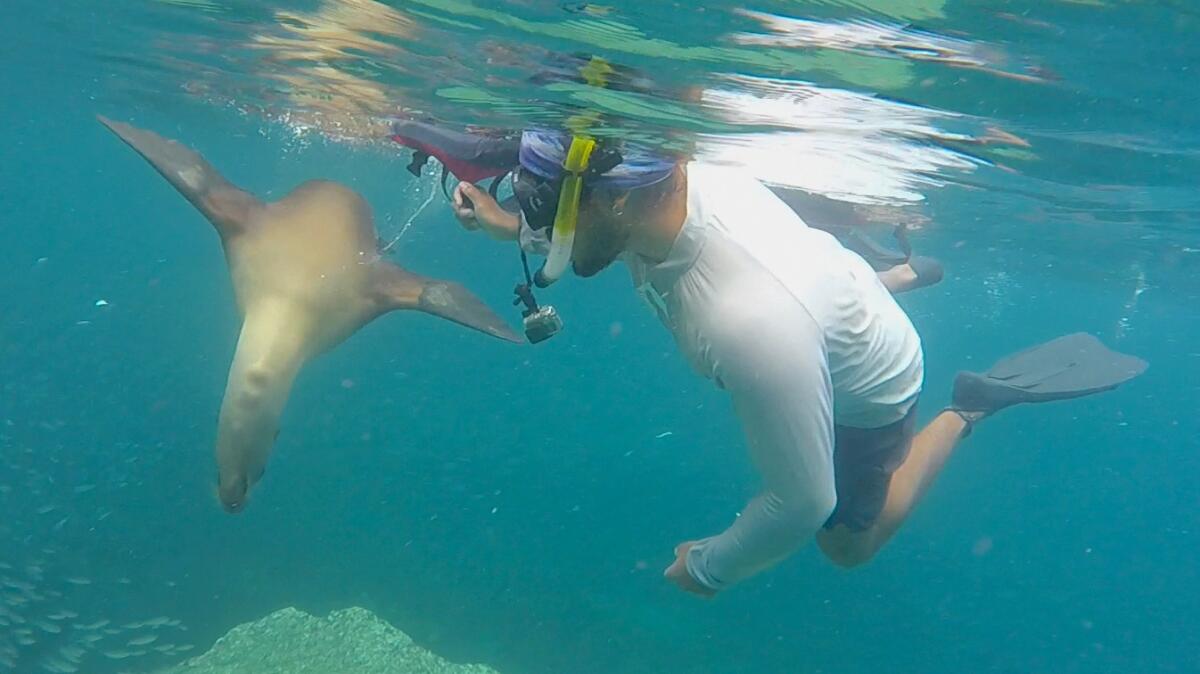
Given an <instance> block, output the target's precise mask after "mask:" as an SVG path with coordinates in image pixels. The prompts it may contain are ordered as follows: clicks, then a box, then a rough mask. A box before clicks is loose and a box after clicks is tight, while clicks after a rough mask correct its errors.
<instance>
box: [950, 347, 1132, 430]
mask: <svg viewBox="0 0 1200 674" xmlns="http://www.w3.org/2000/svg"><path fill="white" fill-rule="evenodd" d="M1146 367H1147V363H1146V361H1144V360H1142V359H1141V358H1136V357H1134V356H1129V355H1126V354H1123V353H1118V352H1116V351H1112V350H1111V349H1109V348H1108V347H1106V346H1104V344H1102V343H1100V340H1099V339H1096V338H1095V337H1093V336H1092V335H1089V334H1087V333H1083V332H1077V333H1075V334H1072V335H1065V336H1063V337H1059V338H1058V339H1053V340H1050V341H1049V342H1046V343H1044V344H1039V345H1038V346H1035V347H1032V348H1030V349H1026V350H1024V351H1021V352H1019V353H1015V354H1013V355H1011V356H1008V357H1007V358H1004V359H1002V360H1000V361H999V362H998V363H996V364H995V365H993V366H992V368H991V369H989V370H988V371H987V372H985V373H983V374H979V373H976V372H959V373H958V377H956V378H955V380H954V396H953V405H952V407H951V409H954V410H956V411H959V412H978V413H982V416H987V415H989V414H992V413H993V412H997V411H999V410H1002V409H1004V408H1005V407H1009V406H1010V405H1017V404H1020V403H1044V402H1051V401H1054V400H1067V399H1069V398H1080V397H1083V396H1088V395H1092V394H1093V393H1100V392H1102V391H1108V390H1111V389H1114V388H1116V387H1118V386H1120V385H1121V384H1124V383H1125V382H1127V381H1129V380H1130V379H1133V378H1134V377H1136V376H1138V375H1140V374H1141V373H1143V372H1145V371H1146Z"/></svg>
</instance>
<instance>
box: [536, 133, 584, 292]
mask: <svg viewBox="0 0 1200 674" xmlns="http://www.w3.org/2000/svg"><path fill="white" fill-rule="evenodd" d="M595 149H596V141H595V140H594V139H592V138H588V137H587V136H572V137H571V147H570V149H568V150H567V158H566V161H564V162H563V169H564V171H565V175H564V176H563V182H562V191H561V192H559V195H558V211H557V212H556V213H555V215H554V235H553V236H552V237H551V239H550V254H549V255H547V256H546V262H545V264H543V265H542V268H541V269H539V270H538V272H537V274H535V275H534V279H533V282H534V283H535V284H537V286H538V287H539V288H545V287H546V286H548V285H550V284H552V283H554V282H555V281H557V280H558V279H560V278H562V275H563V273H564V272H566V270H567V265H568V264H570V262H571V251H572V249H573V248H574V245H575V225H576V224H578V222H579V199H580V195H581V194H582V193H583V174H584V172H585V171H587V168H588V162H590V161H591V158H592V151H593V150H595Z"/></svg>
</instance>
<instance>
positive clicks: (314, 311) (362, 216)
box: [99, 117, 520, 512]
mask: <svg viewBox="0 0 1200 674" xmlns="http://www.w3.org/2000/svg"><path fill="white" fill-rule="evenodd" d="M99 119H100V121H101V122H102V123H103V124H104V125H105V126H107V127H108V128H109V129H110V130H112V131H113V133H115V134H116V135H117V136H118V137H120V138H121V140H123V141H125V142H126V143H127V144H128V145H129V146H130V147H132V148H133V149H134V150H136V151H137V153H138V154H140V155H141V156H142V157H143V158H145V159H146V160H147V161H148V162H150V164H151V165H152V166H153V167H154V168H155V169H156V170H157V171H158V172H159V173H160V174H162V176H163V177H164V178H166V179H167V181H168V182H170V183H171V184H172V185H174V186H175V189H177V190H179V192H180V193H181V194H182V195H183V196H184V197H185V198H186V199H187V200H188V201H190V202H191V203H192V205H193V206H195V207H196V208H197V209H199V210H200V212H201V213H203V214H204V216H205V217H206V218H208V220H209V221H210V222H212V224H213V226H214V227H215V228H216V230H217V234H219V235H220V237H221V246H222V247H223V248H224V250H225V260H226V262H227V263H228V265H229V273H230V276H231V277H232V279H233V290H234V293H235V295H236V298H237V306H238V311H239V313H240V314H241V316H242V320H243V323H242V331H241V335H240V336H239V337H238V344H237V352H236V353H235V354H234V357H233V365H232V367H231V368H230V370H229V380H228V383H227V384H226V388H225V398H224V400H223V402H222V403H221V413H220V419H219V421H218V428H217V443H216V459H217V466H218V487H217V491H218V496H219V498H220V500H221V504H222V505H223V506H224V508H225V509H226V510H227V511H229V512H239V511H241V510H242V509H243V508H244V507H245V506H246V499H247V496H248V494H249V491H250V488H251V487H252V486H254V484H255V483H256V482H258V480H259V478H261V477H262V474H263V470H264V468H265V467H266V463H267V457H268V455H269V454H270V452H271V446H272V445H273V444H274V441H275V437H276V435H278V432H279V417H280V414H281V413H282V411H283V406H284V404H285V403H286V402H287V398H288V394H289V392H290V391H291V388H292V382H293V380H294V379H295V377H296V374H297V373H298V372H299V370H300V368H301V367H303V365H304V363H305V362H307V361H308V360H309V359H311V358H313V357H314V356H316V355H318V354H320V353H322V352H325V351H328V350H329V349H332V348H333V347H335V346H337V345H338V344H340V343H341V342H342V341H344V340H345V339H346V338H347V337H349V336H350V335H352V334H354V332H355V331H357V330H358V329H359V328H361V327H363V326H364V325H366V324H367V323H369V322H370V321H371V320H373V319H374V318H376V317H377V316H379V315H381V314H384V313H386V312H388V311H392V310H394V309H416V310H419V311H424V312H427V313H430V314H433V315H435V316H441V317H442V318H446V319H449V320H451V321H454V322H456V323H459V324H461V325H465V326H467V327H470V328H474V329H476V330H480V331H482V332H486V333H487V334H489V335H492V336H493V337H498V338H500V339H504V340H508V341H510V342H520V339H519V338H518V337H517V335H516V333H514V332H513V331H512V330H511V329H510V328H509V327H508V325H506V324H505V323H504V321H503V320H501V319H500V317H499V316H497V315H496V314H495V313H493V312H492V311H491V310H490V309H488V308H487V306H485V305H484V304H483V302H481V301H480V300H479V299H478V298H476V297H475V296H474V295H472V294H471V293H470V291H468V290H467V289H466V288H464V287H462V286H461V285H459V284H457V283H452V282H449V281H438V280H434V279H429V278H425V277H422V276H418V275H416V274H413V273H411V272H407V271H405V270H403V269H401V268H400V267H398V266H396V265H394V264H391V263H390V262H387V261H385V260H383V259H381V257H380V255H379V253H378V252H377V242H378V236H377V235H376V232H375V225H374V222H373V220H372V217H371V209H370V206H369V205H368V204H367V202H366V201H365V200H364V199H363V198H362V197H361V196H359V195H358V193H356V192H354V191H353V190H351V189H350V188H348V187H345V186H343V185H339V184H337V183H334V182H330V181H326V180H312V181H309V182H306V183H303V184H302V185H300V186H299V187H297V188H296V189H295V190H293V191H292V192H291V193H290V194H288V195H287V196H286V197H284V198H283V199H280V200H279V201H276V202H273V203H265V202H263V201H260V200H259V199H258V198H257V197H255V196H254V195H252V194H250V193H248V192H246V191H244V190H242V189H239V188H238V187H236V186H235V185H233V184H231V183H230V182H229V181H227V180H225V178H224V177H223V176H221V174H220V173H218V172H217V170H216V169H214V168H213V167H212V166H211V165H210V164H209V163H208V162H206V161H205V160H204V158H203V157H201V156H200V155H199V154H197V153H196V152H194V151H192V150H190V149H189V148H187V147H185V146H183V145H181V144H180V143H178V142H176V141H173V140H168V139H166V138H163V137H162V136H159V135H158V134H156V133H153V132H151V131H145V130H142V129H138V128H135V127H132V126H130V125H128V124H122V123H120V122H114V121H112V120H109V119H106V118H104V117H100V118H99Z"/></svg>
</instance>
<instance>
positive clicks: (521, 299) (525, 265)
mask: <svg viewBox="0 0 1200 674" xmlns="http://www.w3.org/2000/svg"><path fill="white" fill-rule="evenodd" d="M521 268H522V269H523V270H524V271H525V282H524V283H518V284H517V287H516V288H514V289H513V294H514V295H516V298H515V299H514V300H513V306H514V307H515V306H517V305H520V304H524V305H525V309H524V310H523V311H522V312H521V317H522V318H527V317H529V316H532V315H533V314H535V313H537V312H538V309H539V307H538V303H537V298H535V297H534V296H533V274H530V273H529V256H528V255H526V254H525V249H524V248H522V249H521Z"/></svg>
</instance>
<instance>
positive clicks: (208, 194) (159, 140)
mask: <svg viewBox="0 0 1200 674" xmlns="http://www.w3.org/2000/svg"><path fill="white" fill-rule="evenodd" d="M97 117H98V118H99V120H100V123H101V124H103V125H104V126H106V127H108V128H109V130H111V131H112V132H113V133H115V134H116V135H117V136H118V137H119V138H120V139H121V140H123V141H125V143H126V144H128V145H129V146H130V147H132V148H133V149H134V150H135V151H137V153H138V154H140V155H142V157H143V158H145V160H146V161H148V162H150V164H151V165H152V166H153V167H154V168H155V170H157V171H158V172H159V173H160V174H162V176H163V177H164V178H166V179H167V181H168V182H170V183H171V184H172V185H174V186H175V189H177V190H179V192H180V193H181V194H182V195H183V196H184V197H185V198H186V199H187V200H188V201H190V202H191V203H192V205H193V206H195V207H196V208H198V209H200V212H201V213H203V214H204V216H205V217H206V218H208V220H209V221H210V222H212V223H213V226H214V227H216V228H217V233H219V234H220V235H221V238H222V239H225V238H228V237H230V236H233V235H235V234H237V233H238V232H240V231H242V229H243V228H244V227H245V226H246V223H247V222H249V221H250V218H251V216H252V215H253V214H254V213H256V212H257V211H258V210H259V209H261V208H262V207H263V203H262V202H261V201H259V200H258V199H257V198H256V197H255V196H254V195H252V194H250V193H249V192H246V191H244V190H242V189H240V188H238V187H237V186H235V185H233V184H232V183H230V182H229V181H228V180H226V179H225V177H224V176H222V175H221V174H220V172H218V171H217V170H216V169H215V168H213V167H212V165H211V164H209V163H208V162H207V161H205V160H204V157H202V156H200V155H199V154H198V153H197V152H195V151H193V150H191V149H190V148H188V147H187V146H185V145H183V144H181V143H179V142H176V141H173V140H169V139H167V138H163V137H162V136H160V135H158V134H157V133H154V132H153V131H146V130H144V129H139V128H137V127H134V126H130V125H129V124H123V123H121V122H116V121H113V120H111V119H108V118H107V117H103V116H99V115H98V116H97Z"/></svg>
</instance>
